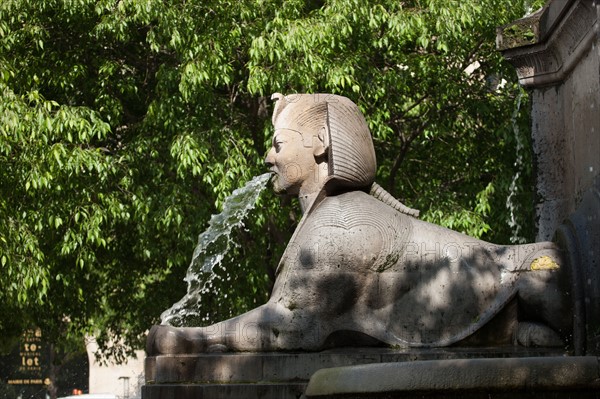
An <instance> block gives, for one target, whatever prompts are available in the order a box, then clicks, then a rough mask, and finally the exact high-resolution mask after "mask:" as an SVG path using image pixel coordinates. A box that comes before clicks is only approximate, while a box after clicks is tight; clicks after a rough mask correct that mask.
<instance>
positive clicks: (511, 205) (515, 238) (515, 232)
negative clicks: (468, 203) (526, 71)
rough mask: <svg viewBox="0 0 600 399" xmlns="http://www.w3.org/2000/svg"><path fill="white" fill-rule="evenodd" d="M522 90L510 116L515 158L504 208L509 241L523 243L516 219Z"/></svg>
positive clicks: (521, 159) (519, 167)
mask: <svg viewBox="0 0 600 399" xmlns="http://www.w3.org/2000/svg"><path fill="white" fill-rule="evenodd" d="M523 93H524V91H523V90H519V94H518V95H517V102H516V104H515V109H514V110H513V113H512V117H511V124H512V129H513V133H514V135H515V141H516V148H515V152H516V159H515V163H514V167H515V170H516V172H515V174H514V175H513V178H512V181H511V182H510V187H509V189H508V191H509V194H508V197H507V198H506V208H507V209H508V211H509V214H510V218H509V220H508V225H509V226H510V228H511V230H512V235H511V237H510V241H511V243H513V244H523V243H525V242H526V239H525V237H523V236H522V235H521V230H522V226H521V225H520V223H519V221H518V220H517V206H518V205H517V201H516V198H515V197H516V196H517V195H518V191H519V178H520V177H521V172H522V171H523V152H524V150H525V146H524V143H523V137H522V135H521V130H520V129H519V124H518V121H517V119H518V117H519V112H520V111H521V101H522V99H523V95H524V94H523Z"/></svg>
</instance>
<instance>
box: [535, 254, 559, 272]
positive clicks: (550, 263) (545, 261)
mask: <svg viewBox="0 0 600 399" xmlns="http://www.w3.org/2000/svg"><path fill="white" fill-rule="evenodd" d="M559 268H560V266H559V265H558V263H556V262H555V261H554V259H552V258H551V257H549V256H542V257H540V258H537V259H535V260H534V261H533V262H531V270H553V269H559Z"/></svg>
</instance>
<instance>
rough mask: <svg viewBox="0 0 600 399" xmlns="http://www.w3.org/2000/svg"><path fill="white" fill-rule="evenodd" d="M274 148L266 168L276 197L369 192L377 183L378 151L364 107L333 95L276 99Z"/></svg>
mask: <svg viewBox="0 0 600 399" xmlns="http://www.w3.org/2000/svg"><path fill="white" fill-rule="evenodd" d="M272 98H273V99H275V100H277V102H276V104H275V109H274V111H273V126H274V128H275V132H274V135H273V146H272V148H271V149H270V151H269V153H268V154H267V158H266V159H265V162H266V163H267V165H268V166H269V167H270V168H271V170H272V171H273V172H275V174H276V177H275V178H274V188H275V191H277V192H280V193H287V194H291V195H301V194H302V192H313V191H314V190H318V191H320V190H321V189H322V188H323V187H325V188H326V189H327V190H330V191H336V190H348V189H366V188H368V187H369V186H370V185H371V184H372V183H373V181H374V179H375V171H376V161H375V150H374V148H373V141H372V139H371V133H370V132H369V128H368V126H367V123H366V121H365V118H364V117H363V115H362V113H361V112H360V110H359V108H358V106H357V105H356V104H354V103H353V102H352V101H351V100H349V99H348V98H346V97H342V96H337V95H332V94H294V95H288V96H284V95H282V94H278V93H276V94H273V96H272Z"/></svg>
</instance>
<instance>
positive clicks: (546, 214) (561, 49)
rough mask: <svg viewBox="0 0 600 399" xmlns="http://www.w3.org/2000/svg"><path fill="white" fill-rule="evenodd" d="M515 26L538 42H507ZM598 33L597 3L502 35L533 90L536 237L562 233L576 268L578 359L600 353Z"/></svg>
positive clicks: (570, 3)
mask: <svg viewBox="0 0 600 399" xmlns="http://www.w3.org/2000/svg"><path fill="white" fill-rule="evenodd" d="M515 26H530V27H532V29H533V30H534V31H536V32H537V33H536V35H535V40H534V41H533V43H518V42H512V41H510V40H505V39H507V34H510V32H511V29H512V28H511V27H515ZM517 30H518V29H517ZM517 30H514V29H513V30H512V32H513V33H514V32H516V31H517ZM599 32H600V3H599V2H598V1H593V0H551V1H549V2H548V4H547V5H546V7H544V9H543V10H542V11H540V12H539V13H536V15H534V16H531V17H527V18H525V19H524V20H520V21H516V22H515V24H510V25H508V26H506V27H502V28H500V29H499V35H498V47H499V49H501V50H502V51H503V55H504V56H505V57H506V58H507V59H508V60H509V61H510V62H511V63H512V64H513V65H514V66H515V68H516V70H517V74H518V75H519V79H520V82H521V84H523V85H525V86H527V87H528V88H530V98H531V102H532V142H533V150H534V155H535V158H534V161H535V168H534V169H535V170H536V180H537V181H536V190H537V197H538V201H537V205H536V216H537V220H538V232H537V238H536V240H539V241H543V240H549V239H552V238H553V237H555V236H556V238H555V240H556V241H557V242H559V243H560V244H561V247H562V248H563V249H564V250H565V253H566V255H567V258H568V261H569V263H570V264H571V265H572V267H571V268H570V271H571V273H572V276H571V281H572V287H571V288H570V292H572V299H573V309H574V316H573V317H574V331H573V343H574V345H573V346H574V349H575V353H577V354H584V353H593V354H600V265H599V262H600V261H599V257H598V248H599V247H600V232H599V229H600V227H598V226H599V225H600V220H599V217H600V52H599V51H598V49H599V48H600V47H599V44H600V43H599V40H598V39H599V38H600V35H599V34H598V33H599ZM525 44H527V45H525Z"/></svg>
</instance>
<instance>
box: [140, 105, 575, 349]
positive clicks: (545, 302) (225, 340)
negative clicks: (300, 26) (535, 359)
mask: <svg viewBox="0 0 600 399" xmlns="http://www.w3.org/2000/svg"><path fill="white" fill-rule="evenodd" d="M277 98H279V101H278V104H276V107H275V111H274V116H273V124H274V126H275V133H274V138H273V147H272V148H271V150H270V151H269V154H268V155H267V159H266V163H267V165H268V166H269V167H270V168H271V170H272V171H273V172H274V173H275V175H276V176H275V181H274V188H275V190H276V191H277V192H280V193H285V194H289V195H297V196H298V198H299V200H300V203H301V206H302V209H303V214H304V215H303V218H302V220H301V221H300V223H299V225H298V227H297V228H296V231H295V232H294V235H293V236H292V238H291V240H290V242H289V244H288V246H287V248H286V250H285V252H284V254H283V256H282V258H281V261H280V263H279V266H278V269H277V276H276V281H275V285H274V288H273V292H272V295H271V297H270V299H269V300H268V302H267V303H266V304H264V305H262V306H260V307H258V308H256V309H254V310H252V311H249V312H247V313H245V314H242V315H240V316H237V317H234V318H232V319H229V320H225V321H222V322H219V323H216V324H214V325H211V326H208V327H183V328H175V327H169V326H155V327H153V328H152V330H151V331H150V334H149V336H148V340H147V352H148V354H150V355H155V354H175V353H197V352H204V351H224V350H231V351H272V350H320V349H324V348H327V347H331V346H339V345H355V346H356V345H395V346H401V347H438V346H449V345H454V344H460V343H465V342H466V343H468V344H473V343H478V344H484V345H505V344H511V343H512V342H513V341H515V340H517V341H518V342H520V343H522V344H535V345H563V344H564V342H563V340H562V339H561V338H564V337H567V336H568V335H569V333H570V329H571V318H572V317H571V308H572V306H571V304H570V299H569V296H568V294H567V293H566V292H567V290H566V288H565V287H567V286H568V284H569V276H568V272H567V271H568V269H567V268H566V267H565V265H564V262H563V261H562V259H561V254H560V251H559V250H558V249H557V248H556V247H555V246H554V244H552V243H548V242H546V243H535V244H528V245H518V246H501V245H494V244H490V243H487V242H484V241H480V240H477V239H474V238H472V237H469V236H466V235H464V234H460V233H458V232H455V231H452V230H449V229H446V228H443V227H441V226H437V225H434V224H431V223H427V222H423V221H420V220H418V219H417V218H415V217H414V216H415V215H416V214H417V212H416V211H414V210H411V209H409V208H406V207H404V206H403V205H402V204H400V203H399V202H394V201H391V202H390V201H384V200H383V197H382V196H381V195H379V194H377V195H371V194H370V192H371V193H374V191H372V190H373V187H374V184H373V183H374V178H375V170H376V164H375V152H374V149H373V144H372V139H371V135H370V132H369V130H368V127H367V124H366V122H365V120H364V118H363V116H362V114H361V113H360V111H359V110H358V107H357V106H356V105H355V104H354V103H352V102H351V101H350V100H348V99H347V98H344V97H340V96H332V95H296V96H293V97H290V96H288V97H284V96H281V95H277ZM375 191H377V190H375ZM490 325H492V327H493V328H488V327H489V326H490ZM523 326H526V327H527V328H521V327H523ZM486 328H487V330H486ZM523 331H525V334H522V333H521V332H523ZM530 333H531V334H530ZM523 335H525V337H523ZM530 336H531V337H530ZM532 337H533V338H532Z"/></svg>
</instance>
